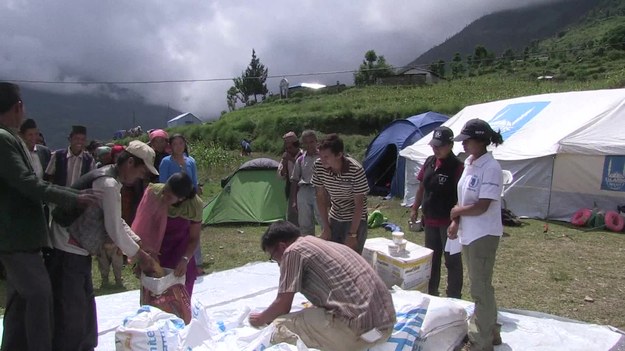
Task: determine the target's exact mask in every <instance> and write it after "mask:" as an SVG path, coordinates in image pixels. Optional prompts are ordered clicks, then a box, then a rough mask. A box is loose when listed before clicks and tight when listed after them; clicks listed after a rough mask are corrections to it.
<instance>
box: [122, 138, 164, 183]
mask: <svg viewBox="0 0 625 351" xmlns="http://www.w3.org/2000/svg"><path fill="white" fill-rule="evenodd" d="M126 151H128V152H129V153H131V154H132V156H136V157H138V158H140V159H142V160H143V162H144V163H145V166H146V167H147V168H148V170H149V171H150V173H152V174H154V175H158V171H157V170H156V168H154V159H155V158H156V154H155V153H154V150H153V149H152V148H151V147H150V146H149V145H148V144H146V143H144V142H142V141H139V140H133V141H131V142H130V144H128V146H126Z"/></svg>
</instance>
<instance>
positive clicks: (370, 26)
mask: <svg viewBox="0 0 625 351" xmlns="http://www.w3.org/2000/svg"><path fill="white" fill-rule="evenodd" d="M541 2H547V0H526V1H524V2H520V1H517V0H469V1H467V0H446V1H430V0H398V1H392V2H389V1H378V0H359V1H333V0H318V1H313V0H299V1H288V0H280V1H242V0H231V1H225V0H224V1H208V0H205V1H200V0H176V1H170V0H132V1H81V0H68V1H61V2H58V1H53V2H50V1H42V0H29V1H27V0H5V1H4V2H3V3H0V43H1V44H0V45H2V46H1V48H0V78H4V79H18V80H43V81H61V82H74V81H85V80H89V81H158V80H204V79H219V78H232V77H235V76H238V75H240V74H241V72H242V71H243V70H244V69H245V67H246V66H247V65H248V64H249V61H250V59H251V51H252V49H255V50H256V53H257V56H258V57H259V58H260V60H261V62H262V63H263V64H264V65H265V66H266V67H268V68H269V74H270V75H271V76H281V75H284V74H299V73H312V72H330V71H342V70H350V69H356V68H357V67H358V65H359V64H360V62H361V61H362V59H363V56H364V53H365V52H366V51H367V50H370V49H374V50H376V52H377V53H378V54H379V55H384V56H385V57H386V59H387V62H389V63H390V64H392V65H395V66H401V65H403V64H406V63H408V62H410V61H411V60H413V59H414V58H416V57H417V56H418V55H419V54H421V53H423V52H425V51H426V50H428V49H429V48H431V47H432V46H434V45H437V44H439V43H441V42H442V41H444V40H445V38H448V37H450V36H451V35H453V34H454V33H456V32H458V31H460V30H461V29H462V28H463V27H465V26H466V25H468V24H469V23H471V22H472V21H474V20H475V19H477V18H479V17H481V16H483V15H485V14H488V13H492V12H495V11H499V10H504V9H510V8H514V7H520V6H525V5H529V4H534V3H541ZM337 80H340V81H341V82H342V83H347V84H351V83H352V80H353V79H352V74H351V73H349V74H332V75H316V76H306V77H292V78H289V81H290V82H291V83H292V84H295V83H299V82H302V81H315V82H319V83H324V84H334V83H335V82H336V81H337ZM278 82H279V79H270V80H268V86H269V90H270V91H273V92H277V91H278ZM231 85H232V82H231V81H229V80H225V81H219V80H218V81H210V82H192V83H191V82H189V83H162V84H129V85H123V86H122V87H123V88H126V89H129V90H131V91H133V92H136V93H138V94H140V95H141V96H143V97H144V98H145V99H146V100H147V101H149V102H152V103H159V104H163V105H166V104H169V105H171V106H172V107H174V108H177V109H179V110H183V111H190V112H193V113H194V114H196V115H197V116H201V117H202V118H205V119H206V118H215V117H217V116H219V112H220V111H221V110H224V109H225V108H226V105H225V95H226V90H227V89H228V88H229V87H230V86H231ZM36 87H37V88H39V89H47V90H53V91H60V92H65V93H75V92H87V93H89V92H93V93H96V92H100V93H102V92H103V91H107V92H109V93H110V92H111V90H109V89H102V87H101V86H97V85H58V84H54V85H53V84H40V85H39V84H38V85H36Z"/></svg>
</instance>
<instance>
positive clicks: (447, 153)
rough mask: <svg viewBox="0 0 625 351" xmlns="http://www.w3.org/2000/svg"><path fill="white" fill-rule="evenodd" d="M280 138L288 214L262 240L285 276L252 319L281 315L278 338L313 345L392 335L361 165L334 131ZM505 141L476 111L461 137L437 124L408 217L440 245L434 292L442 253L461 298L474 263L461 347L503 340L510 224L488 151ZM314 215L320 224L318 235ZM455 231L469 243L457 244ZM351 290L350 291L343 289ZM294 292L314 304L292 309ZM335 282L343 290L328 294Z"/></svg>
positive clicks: (487, 346)
mask: <svg viewBox="0 0 625 351" xmlns="http://www.w3.org/2000/svg"><path fill="white" fill-rule="evenodd" d="M283 139H284V150H285V151H284V154H283V156H282V159H281V162H280V166H279V168H278V174H279V176H281V177H284V179H285V180H286V184H287V185H286V192H285V193H286V194H285V195H286V197H287V199H288V204H289V206H288V212H287V215H286V218H287V220H288V222H290V223H288V222H278V223H275V224H273V225H271V226H270V227H269V229H268V230H267V232H266V233H265V235H264V236H263V238H262V243H261V246H262V249H263V251H265V252H267V253H268V254H269V257H270V259H271V260H275V261H276V262H278V263H279V264H280V285H279V287H278V296H277V297H276V299H275V301H274V302H273V303H272V304H271V305H270V306H269V308H267V309H266V310H265V311H263V312H260V313H254V314H252V315H251V316H250V318H249V320H250V323H251V324H252V325H258V326H260V325H264V324H266V323H274V325H275V326H276V330H277V331H276V332H275V333H274V340H275V341H288V340H294V338H295V336H294V335H298V336H299V337H300V338H301V339H302V340H303V341H304V342H305V344H306V345H308V346H313V347H318V348H320V349H323V350H360V349H365V348H367V347H371V346H373V345H375V344H376V343H379V342H381V341H384V340H386V338H387V337H388V334H387V332H388V330H387V329H386V328H387V327H388V323H389V322H390V321H391V320H393V321H394V317H388V316H391V315H392V313H390V311H392V304H387V303H386V302H387V300H386V299H387V298H388V296H387V293H388V291H386V288H385V287H384V284H383V283H381V284H380V281H379V278H378V277H377V275H376V274H375V273H372V272H371V271H369V269H368V267H369V266H368V265H367V264H366V262H365V261H364V260H363V259H362V258H361V257H360V255H359V254H360V253H362V250H363V247H364V243H365V241H366V239H367V212H368V211H367V197H366V195H367V193H368V192H369V186H368V183H367V179H366V176H365V173H364V170H363V168H362V166H361V165H360V164H359V163H358V161H356V160H354V159H353V158H351V157H349V155H347V154H345V150H344V146H343V141H342V140H341V138H340V137H338V136H337V135H336V134H330V135H327V136H326V137H325V138H324V139H323V140H321V141H320V142H318V141H317V137H316V134H315V132H314V131H310V130H306V131H304V132H303V133H302V137H301V143H300V140H299V139H298V138H297V135H296V134H295V133H294V132H289V133H287V134H285V135H284V136H283ZM456 141H460V142H462V145H463V147H464V150H465V153H466V154H467V155H468V158H467V159H466V160H465V162H464V163H463V162H462V161H460V160H459V159H458V157H457V156H456V155H455V154H454V153H453V145H454V142H456ZM502 142H503V139H502V136H501V134H500V133H499V132H495V131H494V130H493V129H492V128H491V127H490V125H488V123H486V122H484V121H482V120H479V119H474V120H471V121H469V122H467V123H466V125H465V126H464V128H463V129H462V131H461V134H460V135H458V136H456V137H454V133H453V131H452V130H451V129H449V128H447V127H444V126H442V127H439V128H436V129H435V130H434V132H433V134H432V139H431V140H430V142H429V144H430V146H431V147H432V152H433V155H432V156H430V157H428V158H427V159H426V160H425V162H424V165H423V167H421V169H420V172H419V174H418V176H417V180H418V181H419V188H418V190H417V194H416V200H415V203H414V205H413V206H412V208H411V220H412V221H414V222H416V221H417V220H418V219H419V217H420V218H421V220H422V223H423V224H424V229H425V246H426V247H428V248H430V249H432V251H433V257H432V271H431V278H430V281H429V284H428V293H429V294H430V295H434V296H438V295H439V285H440V277H441V262H442V259H443V257H444V260H445V266H446V268H447V271H448V272H447V273H448V274H447V291H446V295H447V296H448V297H453V298H458V299H460V298H461V297H462V285H463V261H464V265H465V266H466V268H467V271H468V274H469V280H470V292H471V297H472V298H473V300H474V301H475V313H474V314H473V316H472V318H471V320H470V326H469V333H468V335H467V337H466V338H465V340H464V341H463V345H461V349H462V350H464V351H469V350H473V351H475V350H493V347H494V345H499V344H501V342H502V340H501V336H500V325H498V324H497V304H496V301H495V294H494V289H493V286H492V275H493V268H494V263H495V256H496V252H497V247H498V243H499V238H500V237H501V235H502V234H503V228H502V224H501V214H500V196H501V188H502V175H501V167H500V166H499V164H498V163H497V161H495V159H494V158H493V157H492V155H491V154H490V153H488V152H487V147H488V146H489V145H490V144H494V145H495V146H497V145H499V144H501V143H502ZM300 147H302V149H300ZM419 214H420V216H419ZM315 222H316V223H317V224H319V226H320V233H321V234H320V237H319V238H317V237H315ZM320 239H323V240H320ZM448 240H450V241H455V242H456V245H459V246H460V247H461V248H462V249H461V250H460V249H458V250H453V249H451V247H453V245H450V246H448V242H447V241H448ZM449 244H451V242H450V243H449ZM455 251H458V252H455ZM460 251H461V252H462V253H461V252H460ZM354 253H355V255H354ZM463 253H464V254H463ZM345 257H349V260H348V262H346V261H345ZM361 264H362V266H360V265H361ZM337 277H341V278H340V279H337ZM360 277H366V279H367V281H368V283H367V284H366V287H363V286H361V284H360V283H359V279H360ZM346 290H347V291H351V292H352V294H350V295H349V296H345V295H342V294H340V293H338V292H344V291H346ZM295 292H301V293H303V294H304V295H305V297H306V298H307V299H309V300H310V301H311V302H313V305H314V306H315V308H314V309H307V310H304V311H302V312H296V313H289V312H290V309H291V302H292V300H293V294H294V293H295ZM328 292H336V294H331V296H328V295H327V294H328ZM371 298H375V299H377V300H376V303H372V302H371V301H368V300H367V301H368V302H367V303H370V304H371V307H370V308H368V309H366V310H359V309H358V308H359V307H360V306H361V305H360V303H361V302H363V301H364V300H359V299H371ZM363 303H364V302H363ZM354 316H358V318H365V319H367V318H368V319H369V322H370V323H371V324H368V325H367V328H369V327H372V329H367V328H365V329H358V327H361V325H359V324H358V322H359V321H358V318H355V317H354ZM335 317H339V318H338V319H337V318H335ZM387 317H388V318H387ZM389 318H390V319H389ZM328 326H330V327H329V328H328ZM368 336H375V337H373V338H370V339H369V338H367V337H368ZM378 336H379V338H378Z"/></svg>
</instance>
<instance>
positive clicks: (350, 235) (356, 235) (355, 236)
mask: <svg viewBox="0 0 625 351" xmlns="http://www.w3.org/2000/svg"><path fill="white" fill-rule="evenodd" d="M347 235H349V237H350V238H357V237H358V233H349V234H347Z"/></svg>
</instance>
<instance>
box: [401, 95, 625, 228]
mask: <svg viewBox="0 0 625 351" xmlns="http://www.w3.org/2000/svg"><path fill="white" fill-rule="evenodd" d="M473 118H480V119H483V120H485V121H487V122H489V123H490V124H491V126H493V128H494V129H495V130H497V129H500V130H501V132H502V135H503V137H504V143H503V145H500V146H499V147H497V148H494V149H492V151H493V156H494V157H495V158H496V159H497V160H499V162H500V164H501V166H502V168H503V169H507V170H510V171H511V172H512V174H513V176H514V181H513V183H512V184H511V185H509V186H508V187H507V188H506V189H507V190H506V193H505V199H506V202H507V205H508V207H509V208H510V209H511V210H513V211H514V212H515V213H516V214H517V215H524V216H529V217H536V218H550V219H558V220H568V219H570V217H571V215H572V214H573V213H574V212H575V211H576V210H577V209H579V208H589V207H592V206H593V204H594V203H596V204H597V205H598V207H599V208H602V209H607V210H613V209H616V206H617V205H618V204H622V203H625V196H624V195H625V89H612V90H596V91H579V92H567V93H557V94H544V95H535V96H526V97H520V98H515V99H509V100H501V101H494V102H489V103H484V104H479V105H473V106H468V107H466V108H464V109H463V110H462V111H460V112H459V113H458V114H456V115H455V116H453V117H452V118H450V119H449V120H448V121H447V122H445V123H444V124H443V125H445V126H447V127H449V128H451V129H452V130H453V131H454V133H455V134H456V135H457V134H459V133H460V131H461V129H462V126H463V125H464V124H465V123H466V122H467V121H468V120H470V119H473ZM430 139H431V135H427V136H425V137H424V138H422V139H420V140H419V141H417V142H416V143H414V144H413V145H411V146H409V147H407V148H405V149H404V150H402V151H401V152H400V155H401V156H403V157H405V158H406V159H407V162H406V180H407V181H406V198H407V199H406V201H407V202H408V203H412V201H414V193H415V192H416V188H415V185H414V184H409V181H411V180H413V179H414V178H415V177H416V174H417V172H418V170H419V169H420V167H421V165H422V164H423V162H424V161H425V158H426V157H427V156H428V155H430V154H432V150H431V148H430V146H429V145H428V144H427V143H428V142H429V140H430ZM462 151H463V149H462V145H461V143H456V144H455V145H454V152H456V153H457V154H459V153H461V152H462ZM413 183H414V182H413Z"/></svg>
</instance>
